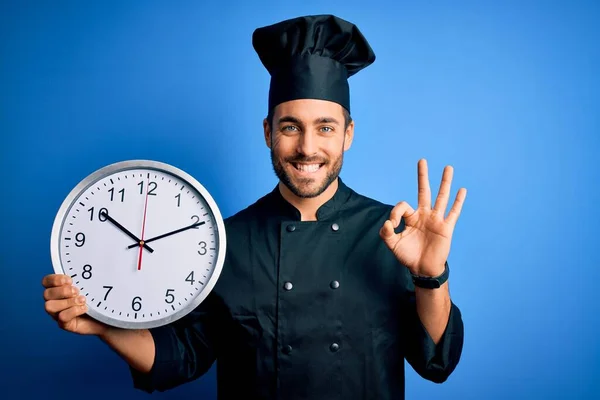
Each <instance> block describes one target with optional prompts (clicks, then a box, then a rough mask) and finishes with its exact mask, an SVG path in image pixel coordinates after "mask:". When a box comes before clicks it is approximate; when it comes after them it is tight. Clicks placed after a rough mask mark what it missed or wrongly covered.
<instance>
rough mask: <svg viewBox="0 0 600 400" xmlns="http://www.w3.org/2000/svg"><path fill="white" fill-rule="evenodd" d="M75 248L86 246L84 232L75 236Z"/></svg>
mask: <svg viewBox="0 0 600 400" xmlns="http://www.w3.org/2000/svg"><path fill="white" fill-rule="evenodd" d="M75 242H76V243H75V246H77V247H81V246H83V245H84V244H85V234H84V233H83V232H79V233H78V234H77V235H75Z"/></svg>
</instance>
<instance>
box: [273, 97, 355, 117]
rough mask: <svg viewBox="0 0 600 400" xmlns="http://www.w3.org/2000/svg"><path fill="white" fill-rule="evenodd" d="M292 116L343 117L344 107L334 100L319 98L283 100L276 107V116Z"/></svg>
mask: <svg viewBox="0 0 600 400" xmlns="http://www.w3.org/2000/svg"><path fill="white" fill-rule="evenodd" d="M284 116H291V117H294V118H297V119H301V120H310V121H312V120H315V119H318V118H335V119H340V118H342V119H343V116H344V113H343V107H342V106H341V105H340V104H338V103H335V102H333V101H327V100H318V99H298V100H290V101H286V102H283V103H281V104H279V105H277V107H275V112H274V117H275V118H281V117H284Z"/></svg>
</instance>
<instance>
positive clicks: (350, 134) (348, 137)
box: [344, 120, 354, 151]
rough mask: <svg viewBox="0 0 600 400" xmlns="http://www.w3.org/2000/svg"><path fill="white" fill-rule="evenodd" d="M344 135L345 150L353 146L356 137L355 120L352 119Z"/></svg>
mask: <svg viewBox="0 0 600 400" xmlns="http://www.w3.org/2000/svg"><path fill="white" fill-rule="evenodd" d="M344 135H345V137H344V151H347V150H348V149H350V146H352V140H353V139H354V120H352V121H350V123H349V124H348V127H347V128H346V132H345V133H344Z"/></svg>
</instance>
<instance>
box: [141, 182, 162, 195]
mask: <svg viewBox="0 0 600 400" xmlns="http://www.w3.org/2000/svg"><path fill="white" fill-rule="evenodd" d="M138 186H139V187H140V194H144V181H141V182H139V183H138ZM157 187H158V184H157V183H156V182H154V181H152V182H150V183H148V195H149V196H156V193H154V191H155V190H156V188H157Z"/></svg>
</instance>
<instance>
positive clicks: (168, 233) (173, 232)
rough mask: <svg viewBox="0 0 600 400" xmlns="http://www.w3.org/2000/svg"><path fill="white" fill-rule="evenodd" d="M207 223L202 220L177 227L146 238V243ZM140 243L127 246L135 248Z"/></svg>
mask: <svg viewBox="0 0 600 400" xmlns="http://www.w3.org/2000/svg"><path fill="white" fill-rule="evenodd" d="M205 223H206V222H205V221H202V222H196V223H195V224H192V225H188V226H185V227H183V228H180V229H176V230H174V231H171V232H167V233H163V234H162V235H159V236H155V237H153V238H150V239H148V240H144V245H145V244H146V243H149V242H154V241H155V240H158V239H162V238H164V237H167V236H171V235H174V234H176V233H179V232H183V231H187V230H188V229H192V228H195V227H197V226H200V225H204V224H205ZM139 245H140V244H139V243H136V244H132V245H130V246H127V248H128V249H133V248H134V247H137V246H139Z"/></svg>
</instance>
